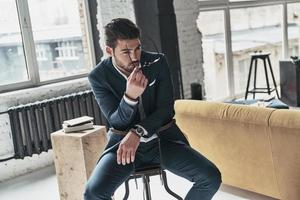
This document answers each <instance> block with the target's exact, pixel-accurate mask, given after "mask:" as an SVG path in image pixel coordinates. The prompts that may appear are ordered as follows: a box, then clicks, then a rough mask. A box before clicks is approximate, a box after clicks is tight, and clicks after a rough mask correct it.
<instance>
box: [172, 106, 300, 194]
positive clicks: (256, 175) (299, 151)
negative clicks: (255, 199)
mask: <svg viewBox="0 0 300 200" xmlns="http://www.w3.org/2000/svg"><path fill="white" fill-rule="evenodd" d="M175 113H176V115H175V118H176V121H177V124H178V125H179V127H180V128H181V129H182V130H183V132H184V133H185V134H186V135H187V136H188V139H189V141H190V143H191V145H192V146H193V147H194V148H195V149H196V150H198V151H199V152H201V153H202V154H203V155H205V156H206V157H207V158H208V159H210V160H212V161H213V162H214V163H215V164H216V165H217V166H218V167H219V169H220V171H221V172H222V179H223V183H224V184H227V185H232V186H235V187H239V188H242V189H246V190H250V191H254V192H257V193H261V194H264V195H267V196H270V197H274V198H276V199H282V200H300V111H299V110H291V109H290V110H275V109H269V108H260V107H253V106H245V105H234V104H225V103H216V102H205V101H196V100H177V101H176V103H175Z"/></svg>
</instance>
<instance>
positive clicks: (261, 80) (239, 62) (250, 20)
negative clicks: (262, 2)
mask: <svg viewBox="0 0 300 200" xmlns="http://www.w3.org/2000/svg"><path fill="white" fill-rule="evenodd" d="M281 11H282V7H281V6H263V7H255V8H243V9H233V10H231V13H230V15H231V16H230V18H231V31H232V32H231V34H232V52H233V65H234V66H233V67H234V82H235V92H236V94H243V93H245V91H246V85H247V78H248V71H249V66H250V60H251V56H250V54H251V53H253V52H255V51H263V52H270V53H271V55H270V60H271V65H272V68H273V72H274V75H275V80H276V82H277V85H278V82H279V68H278V66H279V60H280V59H281V58H282V26H281V21H282V12H281ZM252 72H254V70H252ZM268 72H269V74H268V75H269V81H270V84H271V85H273V84H272V83H273V82H272V79H271V73H270V71H269V69H268ZM252 75H253V74H252ZM251 81H253V76H252V79H251ZM250 84H251V85H250V87H249V89H253V83H252V82H251V83H250ZM256 86H257V87H264V88H265V87H266V86H267V84H266V79H265V74H264V70H263V64H262V60H258V67H257V85H256ZM250 96H252V95H250ZM263 96H265V95H263Z"/></svg>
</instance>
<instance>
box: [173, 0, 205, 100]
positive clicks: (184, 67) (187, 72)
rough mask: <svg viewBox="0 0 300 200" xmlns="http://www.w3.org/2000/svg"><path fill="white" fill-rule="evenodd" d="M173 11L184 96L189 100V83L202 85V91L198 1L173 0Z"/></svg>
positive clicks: (202, 77) (202, 76)
mask: <svg viewBox="0 0 300 200" xmlns="http://www.w3.org/2000/svg"><path fill="white" fill-rule="evenodd" d="M174 9H175V14H176V20H177V31H178V43H179V52H180V63H181V71H182V80H183V88H184V96H185V98H190V97H191V90H190V85H191V83H193V82H197V83H200V84H202V88H203V90H204V71H203V57H202V44H201V39H202V36H201V33H200V32H199V31H198V28H197V24H196V20H197V18H198V15H199V2H198V0H189V1H182V0H174Z"/></svg>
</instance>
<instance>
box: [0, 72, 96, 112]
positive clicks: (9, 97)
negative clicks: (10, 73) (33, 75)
mask: <svg viewBox="0 0 300 200" xmlns="http://www.w3.org/2000/svg"><path fill="white" fill-rule="evenodd" d="M89 89H90V84H89V82H88V79H87V77H84V78H78V79H73V80H68V81H61V82H57V83H50V84H46V85H41V86H37V87H31V88H27V89H20V90H15V91H10V92H5V93H1V94H0V112H5V111H7V109H8V108H10V107H12V106H16V105H20V104H27V103H32V102H35V101H41V100H44V99H49V98H53V97H58V96H63V95H66V94H70V93H74V92H79V91H84V90H89Z"/></svg>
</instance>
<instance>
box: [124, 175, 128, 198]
mask: <svg viewBox="0 0 300 200" xmlns="http://www.w3.org/2000/svg"><path fill="white" fill-rule="evenodd" d="M128 182H129V180H126V181H125V195H124V197H123V200H127V199H128V196H129V184H128Z"/></svg>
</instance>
